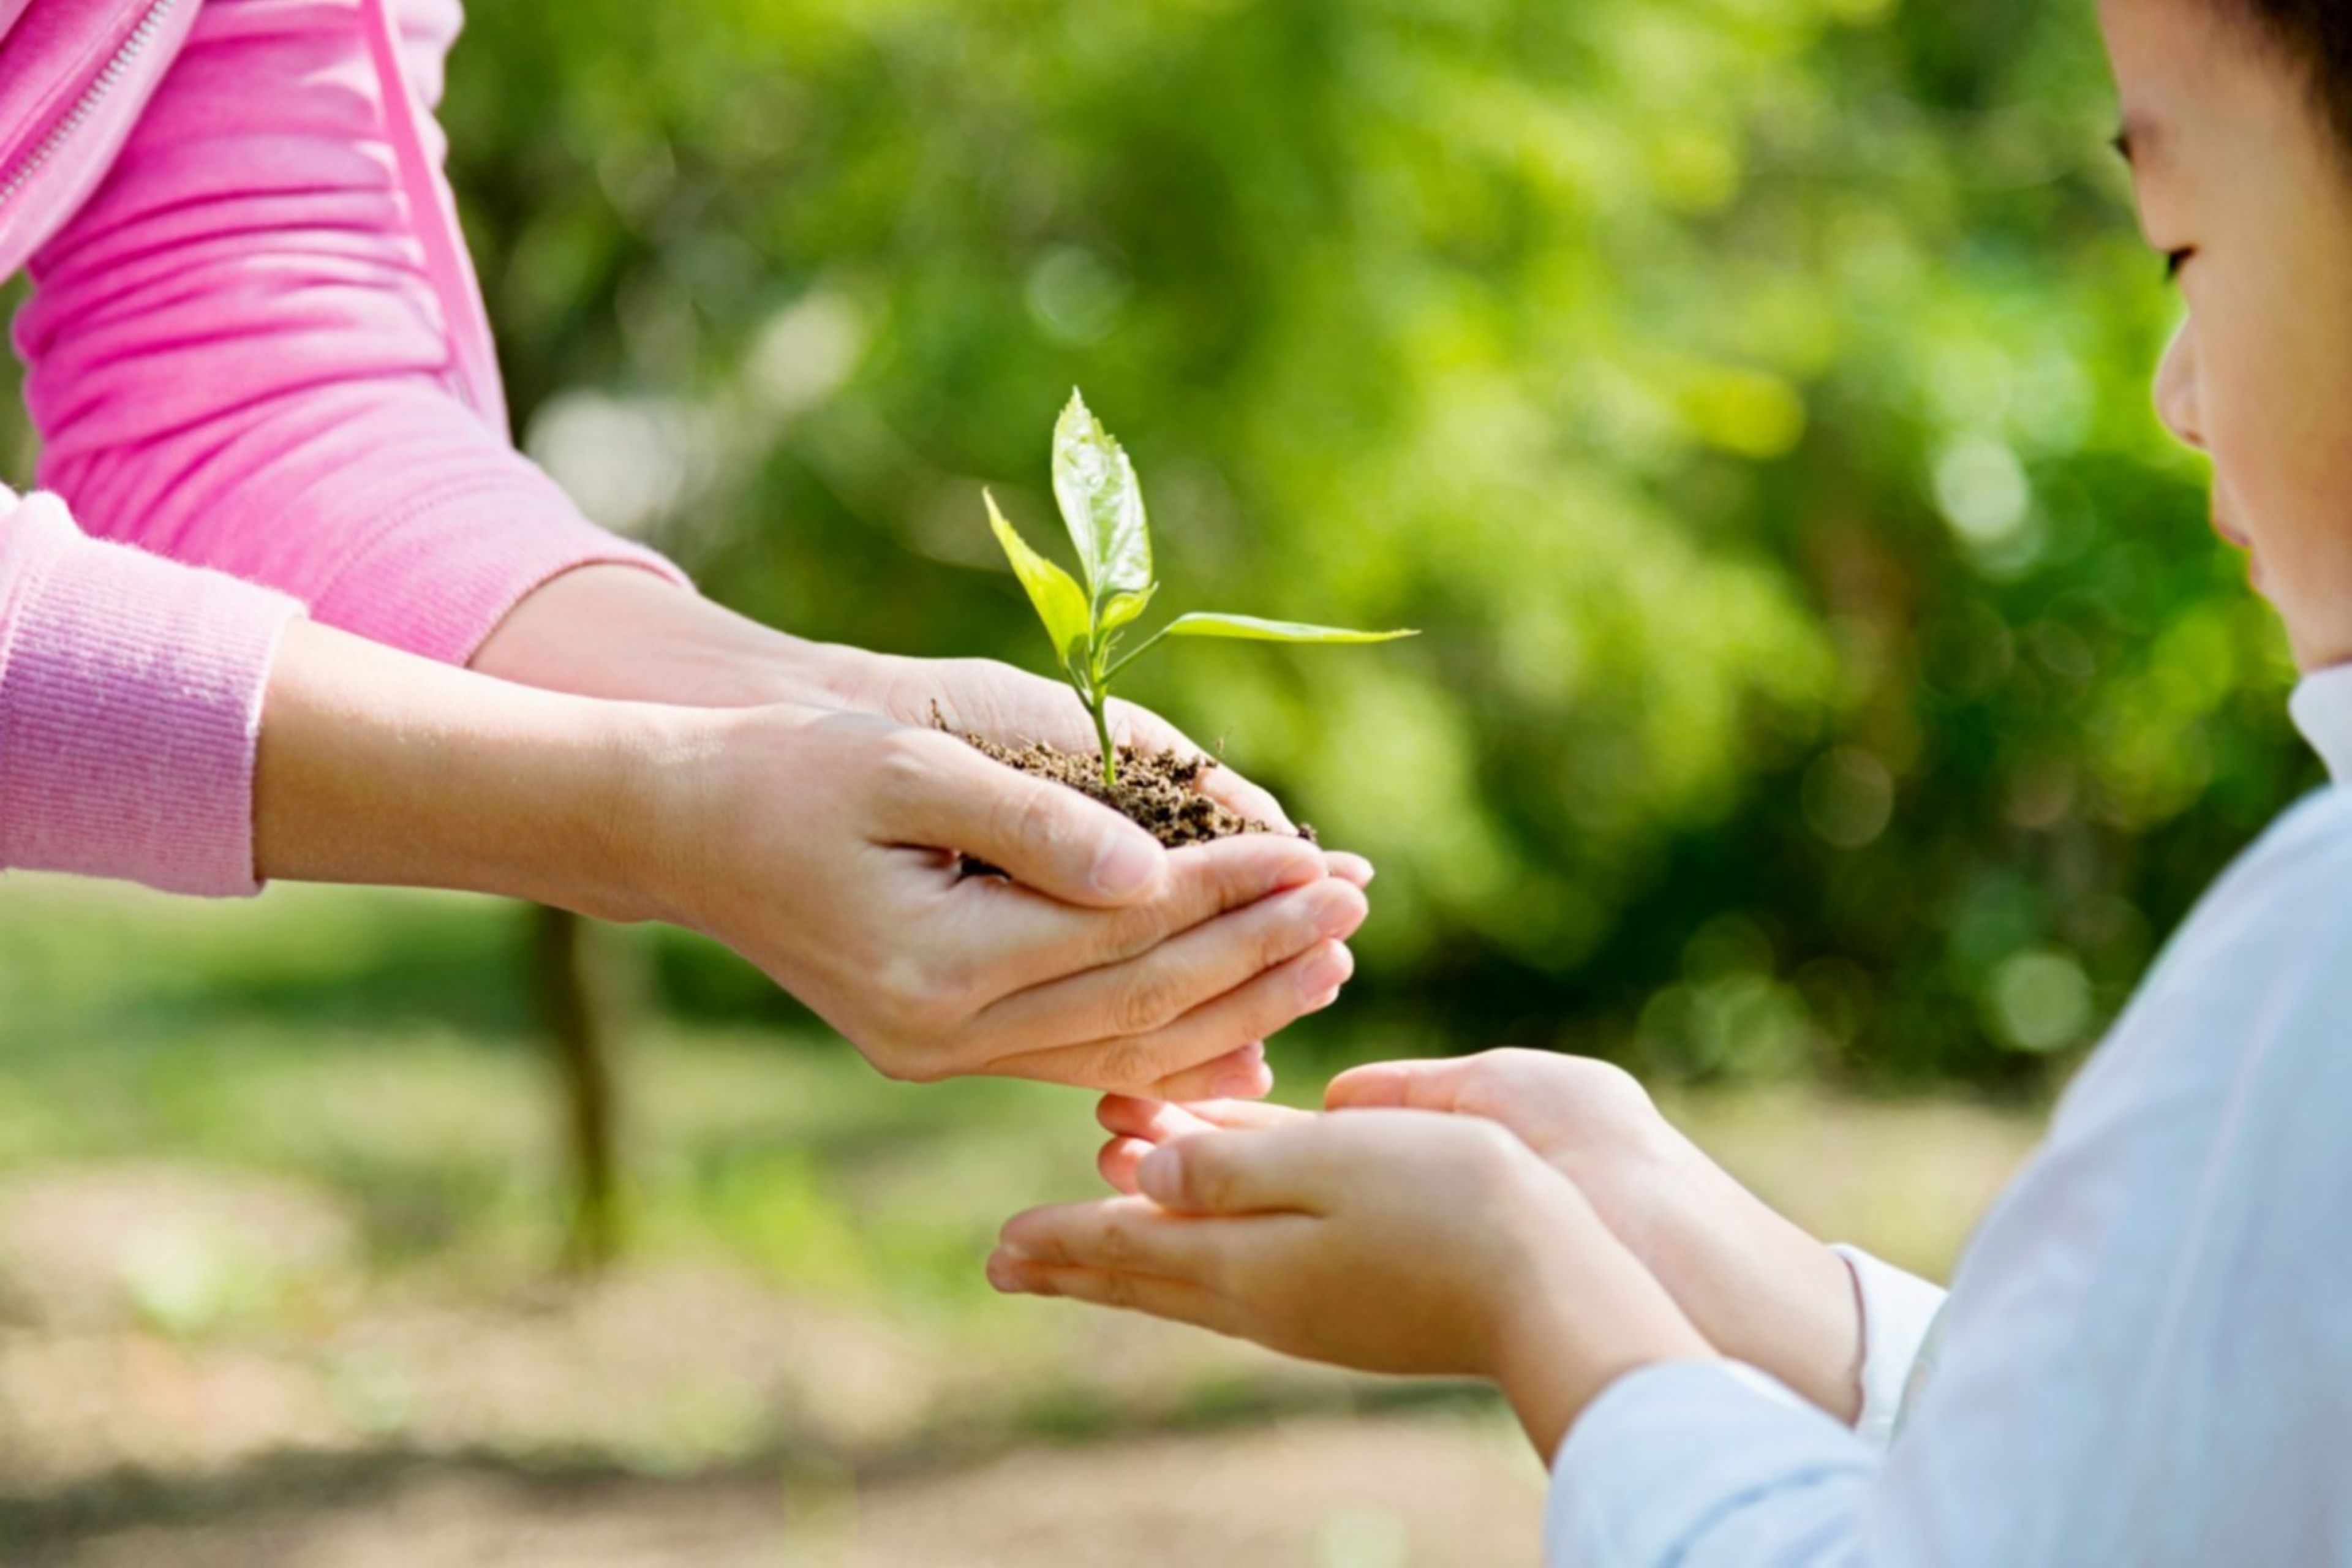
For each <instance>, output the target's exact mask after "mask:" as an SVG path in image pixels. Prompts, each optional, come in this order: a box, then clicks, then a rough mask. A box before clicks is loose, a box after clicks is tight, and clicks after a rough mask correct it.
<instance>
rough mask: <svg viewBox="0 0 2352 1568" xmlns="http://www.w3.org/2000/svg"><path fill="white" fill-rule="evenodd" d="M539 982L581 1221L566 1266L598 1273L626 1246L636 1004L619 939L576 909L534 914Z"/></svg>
mask: <svg viewBox="0 0 2352 1568" xmlns="http://www.w3.org/2000/svg"><path fill="white" fill-rule="evenodd" d="M530 926H531V931H530V946H531V977H532V986H533V990H534V991H535V992H536V993H537V996H538V1003H539V1013H540V1019H541V1025H542V1026H543V1027H544V1028H545V1029H546V1031H547V1037H548V1042H549V1044H550V1045H551V1047H553V1049H554V1065H555V1069H556V1074H557V1081H558V1083H559V1086H560V1088H561V1090H562V1100H563V1108H562V1109H563V1138H564V1148H565V1152H566V1155H567V1158H568V1163H569V1166H570V1177H571V1184H572V1202H571V1207H572V1220H571V1227H570V1231H569V1234H568V1235H567V1237H566V1240H565V1246H564V1262H565V1265H566V1267H568V1268H572V1269H573V1270H574V1271H577V1272H582V1273H593V1272H595V1271H597V1270H599V1269H601V1268H604V1266H605V1265H606V1264H608V1263H610V1262H611V1261H612V1260H613V1258H614V1254H615V1253H616V1252H617V1251H618V1250H619V1247H620V1241H621V1212H620V1202H621V1194H620V1142H621V1140H620V1089H619V1082H618V1079H617V1076H616V1070H615V1059H616V1058H617V1056H618V1054H619V1052H620V1050H621V1047H622V1043H623V1041H624V1039H625V1036H626V1034H627V1031H628V1025H629V1019H630V1016H631V1014H632V1013H633V1011H634V1006H633V1004H634V1002H635V986H634V985H633V984H630V982H631V979H632V976H631V974H630V973H629V967H628V963H627V955H626V954H625V952H623V951H622V949H621V947H620V944H619V943H617V942H614V940H613V934H612V932H611V931H607V930H606V929H604V927H602V926H599V925H597V924H596V923H595V922H594V921H587V920H583V919H582V918H581V917H580V916H578V915H576V914H573V913H572V912H571V911H570V910H556V909H546V908H542V907H539V906H533V907H532V908H531V910H530Z"/></svg>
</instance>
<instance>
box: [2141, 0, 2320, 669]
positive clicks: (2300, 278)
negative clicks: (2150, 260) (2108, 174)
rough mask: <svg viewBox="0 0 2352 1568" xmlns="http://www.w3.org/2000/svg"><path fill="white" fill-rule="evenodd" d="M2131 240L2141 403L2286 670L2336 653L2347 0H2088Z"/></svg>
mask: <svg viewBox="0 0 2352 1568" xmlns="http://www.w3.org/2000/svg"><path fill="white" fill-rule="evenodd" d="M2100 15H2101V19H2102V21H2103V23H2104V25H2105V29H2106V35H2107V47H2108V52H2109V54H2110V56H2111V57H2112V58H2113V60H2114V62H2115V68H2116V84H2117V87H2118V89H2120V92H2121V95H2122V102H2123V115H2124V136H2125V149H2126V155H2127V156H2128V157H2129V158H2130V160H2131V164H2132V173H2133V180H2134V184H2136V186H2137V190H2138V195H2139V207H2140V220H2141V226H2142V227H2143V228H2144V229H2145V230H2146V232H2147V238H2148V243H2149V244H2150V245H2152V246H2154V247H2156V248H2157V249H2158V251H2160V252H2162V253H2164V255H2165V256H2166V258H2167V265H2168V267H2171V268H2173V269H2174V270H2175V271H2176V272H2177V274H2178V277H2179V287H2180V291H2181V295H2182V297H2183V299H2184V300H2186V302H2187V306H2188V315H2187V320H2186V321H2185V322H2184V324H2183V325H2182V327H2181V329H2180V335H2179V338H2178V339H2177V340H2176V341H2175V342H2174V343H2173V346H2172V349H2171V352H2170V353H2168V354H2167V355H2166V356H2165V361H2164V367H2163V369H2162V371H2161V372H2160V373H2159V374H2158V379H2157V406H2158V411H2159V412H2160V413H2161V414H2162V416H2163V417H2164V420H2165V423H2166V424H2167V425H2168V426H2171V428H2172V429H2173V431H2174V432H2175V433H2177V434H2178V435H2179V437H2181V439H2182V440H2184V441H2187V442H2189V444H2190V445H2191V446H2194V447H2198V448H2200V450H2203V451H2204V452H2206V453H2207V454H2209V455H2210V457H2211V458H2212V460H2213V510H2214V520H2215V523H2216V525H2217V526H2218V527H2219V528H2220V529H2221V531H2222V532H2223V533H2224V534H2225V535H2227V536H2229V537H2230V538H2231V540H2232V541H2233V542H2236V543H2238V544H2240V545H2242V546H2244V547H2246V548H2247V549H2249V551H2250V552H2251V553H2252V558H2253V559H2252V573H2253V575H2254V581H2255V583H2256V584H2257V585H2258V586H2259V587H2261V588H2262V589H2263V592H2264V593H2265V594H2266V595H2268V596H2269V597H2270V599H2271V601H2272V603H2273V604H2274V605H2277V606H2278V609H2279V613H2280V615H2281V616H2283V617H2284V620H2285V622H2286V627H2287V635H2288V638H2289V640H2290V641H2291V642H2292V643H2293V645H2294V654H2295V658H2296V661H2297V663H2299V664H2300V665H2301V666H2302V667H2303V668H2305V669H2316V668H2321V667H2323V666H2326V665H2332V664H2340V663H2345V662H2347V661H2352V0H2101V5H2100Z"/></svg>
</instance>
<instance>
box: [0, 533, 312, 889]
mask: <svg viewBox="0 0 2352 1568" xmlns="http://www.w3.org/2000/svg"><path fill="white" fill-rule="evenodd" d="M300 613H301V609H300V606H299V605H297V604H295V602H294V601H293V600H291V599H289V598H288V597H286V596H285V595H282V594H277V593H273V592H271V591H270V590H268V589H267V588H260V587H256V586H255V585H253V584H249V583H240V582H238V581H236V579H235V578H232V577H226V576H223V575H221V574H218V573H215V572H200V571H195V570H192V569H191V568H188V567H185V566H182V565H178V564H176V563H173V562H169V561H163V560H160V559H158V558H157V557H155V556H152V555H149V554H147V553H145V552H142V551H139V550H135V549H131V548H130V547H128V546H125V545H120V544H106V543H101V542H98V541H96V540H92V539H89V538H86V537H85V536H84V535H83V534H82V533H81V532H80V531H79V530H77V529H76V528H75V527H74V525H73V521H72V520H71V519H70V518H69V517H68V515H67V513H66V509H65V506H64V504H63V503H62V502H60V501H59V500H58V498H57V497H55V496H46V495H37V496H33V497H31V498H29V499H27V500H23V501H21V502H20V501H18V500H16V497H14V496H13V495H10V494H9V493H8V492H7V491H5V490H0V868H21V869H26V870H52V871H79V872H82V873H85V874H87V875H89V876H97V877H119V878H124V879H130V880H133V881H141V882H145V883H148V884H149V885H151V886H152V887H157V888H162V889H166V890H167V891H171V892H180V893H200V894H209V895H214V896H228V895H235V894H245V893H251V892H253V891H255V890H256V889H257V883H256V881H255V879H254V865H253V764H254V748H255V744H256V742H257V736H258V734H259V731H260V723H261V698H262V691H263V688H264V686H265V685H266V683H267V681H268V674H269V664H270V660H271V658H273V657H274V655H275V654H276V652H277V647H278V637H279V636H280V635H281V634H282V633H283V632H284V631H285V629H286V624H287V622H288V621H289V620H290V619H292V618H293V617H294V616H298V615H299V614H300Z"/></svg>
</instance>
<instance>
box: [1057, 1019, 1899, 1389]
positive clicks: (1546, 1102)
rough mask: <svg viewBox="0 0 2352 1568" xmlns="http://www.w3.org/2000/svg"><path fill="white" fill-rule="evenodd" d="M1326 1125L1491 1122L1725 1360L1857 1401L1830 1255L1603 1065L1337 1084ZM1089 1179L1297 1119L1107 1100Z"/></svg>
mask: <svg viewBox="0 0 2352 1568" xmlns="http://www.w3.org/2000/svg"><path fill="white" fill-rule="evenodd" d="M1325 1102H1326V1103H1327V1104H1328V1106H1329V1107H1330V1108H1331V1109H1332V1110H1341V1111H1353V1110H1370V1109H1398V1108H1405V1109H1412V1110H1437V1111H1445V1112H1449V1113H1453V1114H1456V1115H1463V1116H1471V1117H1475V1118H1478V1119H1479V1120H1481V1121H1492V1122H1495V1123H1497V1124H1499V1125H1501V1126H1503V1127H1505V1128H1507V1129H1508V1130H1509V1131H1511V1132H1513V1133H1514V1134H1516V1135H1517V1137H1518V1139H1519V1140H1520V1141H1521V1142H1524V1143H1526V1144H1527V1145H1528V1148H1529V1149H1531V1150H1533V1151H1534V1152H1536V1153H1537V1154H1538V1155H1540V1156H1541V1157H1542V1158H1543V1159H1544V1161H1545V1162H1546V1163H1549V1164H1550V1165H1551V1166H1552V1167H1553V1168H1554V1169H1555V1170H1557V1171H1559V1172H1560V1173H1562V1174H1563V1175H1566V1176H1567V1177H1568V1178H1569V1179H1570V1181H1572V1182H1574V1183H1575V1184H1576V1185H1577V1187H1578V1189H1579V1190H1580V1191H1581V1192H1582V1193H1583V1194H1584V1196H1585V1197H1586V1199H1588V1200H1589V1201H1590V1202H1591V1205H1592V1208H1593V1210H1594V1211H1595V1212H1596V1213H1598V1214H1599V1215H1600V1216H1601V1221H1602V1222H1603V1223H1604V1224H1606V1225H1607V1226H1608V1227H1609V1228H1610V1230H1611V1231H1612V1232H1613V1233H1614V1234H1615V1235H1616V1237H1617V1238H1618V1239H1619V1240H1620V1241H1622V1242H1623V1243H1624V1245H1625V1246H1626V1247H1628V1248H1630V1249H1631V1250H1632V1251H1633V1255H1634V1257H1635V1258H1638V1259H1639V1260H1640V1261H1641V1263H1642V1264H1643V1267H1644V1268H1648V1269H1649V1270H1650V1271H1651V1272H1652V1273H1654V1275H1655V1276H1656V1277H1657V1279H1659V1280H1660V1281H1661V1282H1662V1283H1664V1285H1665V1287H1666V1289H1669V1290H1671V1291H1672V1292H1673V1293H1674V1296H1675V1300H1676V1301H1677V1302H1679V1303H1680V1304H1681V1306H1682V1309H1683V1310H1684V1311H1685V1312H1686V1313H1687V1314H1688V1315H1689V1317H1690V1319H1691V1321H1693V1322H1694V1323H1696V1325H1697V1326H1698V1328H1699V1330H1700V1331H1702V1332H1704V1333H1705V1334H1706V1336H1707V1338H1708V1339H1709V1340H1710V1341H1712V1342H1714V1343H1715V1344H1716V1345H1717V1346H1718V1347H1720V1348H1721V1349H1722V1350H1723V1352H1725V1353H1726V1354H1727V1355H1734V1356H1737V1357H1738V1358H1739V1359H1740V1360H1742V1361H1745V1362H1748V1363H1752V1364H1754V1365H1757V1366H1760V1367H1762V1368H1764V1369H1765V1370H1766V1371H1768V1372H1769V1373H1772V1374H1773V1375H1774V1376H1776V1377H1778V1378H1780V1380H1781V1381H1782V1382H1784V1383H1786V1384H1789V1386H1790V1387H1791V1388H1793V1389H1796V1390H1797V1391H1798V1392H1799V1393H1801V1394H1804V1395H1805V1396H1806V1397H1807V1398H1809V1399H1811V1400H1812V1401H1813V1402H1814V1403H1816V1404H1818V1405H1821V1406H1822V1408H1823V1409H1825V1410H1828V1411H1829V1412H1830V1413H1831V1414H1832V1415H1836V1416H1838V1417H1839V1418H1840V1419H1842V1420H1847V1421H1851V1420H1853V1416H1854V1414H1855V1410H1856V1408H1857V1405H1858V1404H1859V1400H1860V1393H1861V1391H1860V1384H1859V1381H1858V1373H1859V1368H1860V1362H1861V1349H1862V1324H1861V1318H1860V1313H1859V1310H1858V1309H1857V1307H1856V1306H1855V1302H1854V1293H1853V1279H1852V1277H1851V1276H1850V1275H1849V1274H1848V1272H1847V1270H1846V1267H1845V1265H1844V1264H1843V1262H1841V1261H1839V1259H1838V1258H1837V1256H1836V1255H1835V1254H1833V1253H1832V1252H1831V1251H1830V1250H1829V1249H1828V1248H1826V1247H1823V1246H1822V1245H1821V1244H1820V1243H1819V1242H1818V1241H1816V1240H1814V1239H1813V1238H1812V1237H1810V1236H1808V1235H1806V1234H1805V1233H1804V1232H1803V1231H1802V1230H1801V1229H1800V1228H1798V1227H1797V1226H1794V1225H1791V1224H1790V1222H1789V1221H1788V1220H1787V1219H1785V1218H1783V1217H1782V1216H1781V1215H1779V1214H1777V1213H1775V1212H1774V1211H1773V1210H1772V1209H1771V1208H1770V1207H1769V1206H1768V1205H1765V1204H1764V1203H1763V1202H1762V1201H1761V1200H1759V1198H1757V1197H1756V1196H1755V1194H1751V1193H1749V1192H1748V1190H1747V1189H1746V1188H1745V1187H1743V1186H1741V1185H1740V1184H1738V1182H1736V1181H1734V1180H1733V1179H1732V1178H1731V1177H1730V1176H1729V1175H1728V1174H1727V1173H1725V1172H1724V1171H1723V1169H1722V1168H1721V1167H1720V1166H1718V1165H1717V1164H1716V1163H1714V1162H1713V1161H1711V1160H1709V1159H1708V1158H1707V1157H1706V1154H1705V1153H1704V1152H1701V1151H1700V1150H1699V1149H1698V1148H1697V1147H1696V1145H1694V1144H1693V1143H1692V1142H1690V1141H1689V1140H1688V1139H1686V1138H1685V1137H1684V1136H1683V1135H1682V1134H1681V1133H1680V1132H1678V1131H1675V1128H1674V1126H1673V1125H1672V1124H1671V1123H1669V1122H1668V1121H1666V1120H1665V1118H1664V1116H1662V1115H1660V1114H1659V1113H1658V1110H1657V1108H1656V1106H1654V1104H1653V1103H1652V1102H1651V1100H1650V1096H1649V1094H1648V1092H1647V1091H1646V1090H1644V1089H1643V1088H1642V1086H1641V1084H1640V1082H1639V1081H1638V1080H1636V1079H1634V1078H1633V1076H1632V1075H1631V1074H1629V1073H1627V1072H1625V1071H1623V1070H1622V1069H1621V1068H1615V1067H1612V1066H1610V1065H1609V1064H1608V1063H1605V1062H1597V1061H1593V1060H1591V1059H1590V1058H1582V1057H1566V1056H1556V1055H1553V1054H1551V1053H1549V1052H1546V1051H1528V1050H1500V1051H1488V1052H1486V1053H1485V1054H1484V1055H1481V1056H1475V1057H1465V1058H1458V1059H1454V1060H1439V1061H1402V1062H1381V1063H1377V1064H1375V1065H1373V1066H1370V1067H1363V1068H1356V1069H1354V1070H1353V1071H1351V1072H1346V1073H1342V1074H1341V1075H1340V1076H1339V1077H1338V1078H1337V1079H1333V1080H1332V1082H1331V1086H1330V1089H1328V1092H1327V1094H1326V1099H1325ZM1100 1116H1101V1119H1102V1123H1103V1125H1104V1127H1105V1128H1107V1129H1108V1131H1110V1132H1111V1134H1112V1137H1111V1140H1110V1142H1108V1143H1107V1144H1105V1145H1104V1147H1103V1151H1102V1153H1101V1156H1100V1160H1099V1164H1100V1168H1101V1170H1102V1173H1103V1176H1104V1179H1105V1180H1107V1181H1108V1182H1109V1183H1110V1184H1112V1185H1113V1186H1115V1187H1117V1188H1118V1189H1119V1190H1120V1191H1122V1192H1133V1191H1135V1190H1136V1188H1135V1183H1136V1172H1137V1169H1138V1167H1139V1165H1140V1164H1141V1163H1142V1162H1143V1160H1144V1158H1145V1156H1146V1155H1148V1154H1149V1153H1150V1151H1151V1150H1152V1149H1153V1148H1154V1147H1156V1146H1158V1145H1160V1144H1162V1143H1165V1142H1170V1141H1171V1140H1172V1139H1175V1138H1180V1137H1182V1136H1184V1135H1186V1134H1187V1133H1191V1132H1196V1131H1203V1130H1206V1129H1208V1128H1211V1127H1218V1128H1225V1129H1234V1130H1256V1129H1263V1128H1265V1127H1269V1126H1278V1125H1281V1124H1283V1123H1284V1122H1285V1121H1289V1120H1294V1119H1304V1118H1305V1117H1306V1113H1305V1112H1303V1111H1295V1110H1283V1109H1282V1108H1280V1107H1278V1106H1268V1105H1258V1104H1255V1103H1251V1102H1248V1101H1227V1100H1212V1101H1206V1102H1202V1103H1200V1104H1195V1105H1190V1106H1177V1105H1167V1104H1161V1103H1159V1102H1156V1101H1151V1100H1138V1099H1133V1098H1129V1097H1127V1096H1121V1095H1113V1096H1110V1097H1109V1098H1108V1099H1106V1100H1104V1101H1103V1102H1102V1107H1101V1110H1100Z"/></svg>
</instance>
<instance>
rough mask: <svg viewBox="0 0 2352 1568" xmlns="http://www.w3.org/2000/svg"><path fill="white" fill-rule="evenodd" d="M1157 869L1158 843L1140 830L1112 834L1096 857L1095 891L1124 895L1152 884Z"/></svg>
mask: <svg viewBox="0 0 2352 1568" xmlns="http://www.w3.org/2000/svg"><path fill="white" fill-rule="evenodd" d="M1159 872H1160V847H1159V846H1158V845H1157V844H1154V843H1153V842H1152V841H1151V840H1150V839H1149V838H1146V837H1143V836H1142V835H1141V834H1140V833H1118V834H1114V835H1113V836H1112V837H1110V838H1109V839H1108V841H1107V842H1105V844H1104V845H1103V847H1102V853H1101V854H1099V855H1097V856H1096V857H1095V869H1094V885H1095V891H1096V892H1097V893H1100V894H1101V895H1102V896H1103V897H1104V898H1107V899H1127V898H1132V897H1134V896H1135V895H1136V894H1138V893H1139V892H1141V891H1143V889H1145V888H1147V887H1150V885H1151V879H1152V878H1153V877H1155V876H1157V875H1159Z"/></svg>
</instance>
